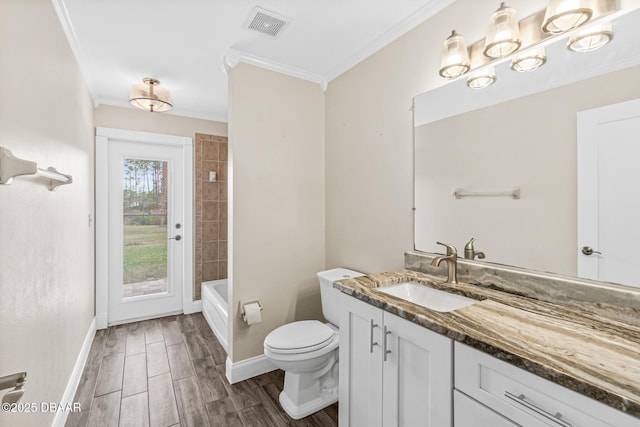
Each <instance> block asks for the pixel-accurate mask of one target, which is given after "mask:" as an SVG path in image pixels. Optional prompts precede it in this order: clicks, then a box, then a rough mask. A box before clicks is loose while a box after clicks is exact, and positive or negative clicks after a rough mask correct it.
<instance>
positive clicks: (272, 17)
mask: <svg viewBox="0 0 640 427" xmlns="http://www.w3.org/2000/svg"><path fill="white" fill-rule="evenodd" d="M287 24H289V20H288V19H287V18H285V17H284V16H280V15H278V14H275V13H273V12H271V11H268V10H266V9H262V8H261V7H256V8H255V9H253V11H252V12H251V15H250V16H249V19H247V22H246V23H245V25H244V26H245V28H247V29H249V30H253V31H258V32H260V33H262V34H266V35H268V36H269V37H273V38H274V39H275V38H276V37H278V36H279V35H280V32H281V31H282V30H283V29H284V27H286V26H287Z"/></svg>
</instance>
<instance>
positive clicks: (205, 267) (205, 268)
mask: <svg viewBox="0 0 640 427" xmlns="http://www.w3.org/2000/svg"><path fill="white" fill-rule="evenodd" d="M217 276H218V261H209V262H203V263H202V281H203V282H208V281H209V280H217V279H218V277H217Z"/></svg>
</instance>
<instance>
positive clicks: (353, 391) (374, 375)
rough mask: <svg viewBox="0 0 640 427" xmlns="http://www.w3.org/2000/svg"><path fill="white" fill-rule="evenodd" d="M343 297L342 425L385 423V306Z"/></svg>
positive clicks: (375, 426)
mask: <svg viewBox="0 0 640 427" xmlns="http://www.w3.org/2000/svg"><path fill="white" fill-rule="evenodd" d="M340 297H341V302H342V317H341V318H340V379H339V381H340V394H339V411H338V413H339V421H340V425H341V426H344V427H347V426H348V427H359V426H363V427H381V426H382V352H381V345H382V334H381V332H380V331H381V330H382V310H380V309H378V308H376V307H374V306H372V305H369V304H366V303H364V302H362V301H359V300H357V299H355V298H353V297H350V296H348V295H345V294H342V295H340Z"/></svg>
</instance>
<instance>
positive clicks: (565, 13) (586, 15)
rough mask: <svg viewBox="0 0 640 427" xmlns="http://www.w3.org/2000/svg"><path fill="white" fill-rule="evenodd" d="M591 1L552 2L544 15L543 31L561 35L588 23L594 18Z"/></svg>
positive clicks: (557, 0)
mask: <svg viewBox="0 0 640 427" xmlns="http://www.w3.org/2000/svg"><path fill="white" fill-rule="evenodd" d="M589 1H590V0H550V1H549V5H548V6H547V10H546V12H545V14H544V21H543V24H542V31H544V32H545V33H550V34H560V33H564V32H567V31H569V30H573V29H574V28H577V27H579V26H580V25H582V24H584V23H586V22H587V21H589V20H590V19H591V17H592V16H593V9H592V8H590V7H589Z"/></svg>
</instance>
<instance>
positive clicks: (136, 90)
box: [129, 77, 173, 113]
mask: <svg viewBox="0 0 640 427" xmlns="http://www.w3.org/2000/svg"><path fill="white" fill-rule="evenodd" d="M129 102H130V103H131V105H133V106H134V107H136V108H140V109H141V110H145V111H151V112H152V113H160V112H163V111H169V110H170V109H171V107H173V105H172V104H171V97H170V96H169V91H168V90H167V89H166V88H164V87H162V86H160V80H156V79H152V78H149V77H146V78H144V79H142V83H137V84H135V85H133V86H132V87H131V92H130V93H129Z"/></svg>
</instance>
